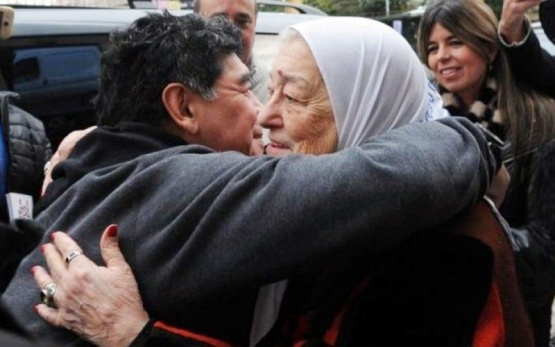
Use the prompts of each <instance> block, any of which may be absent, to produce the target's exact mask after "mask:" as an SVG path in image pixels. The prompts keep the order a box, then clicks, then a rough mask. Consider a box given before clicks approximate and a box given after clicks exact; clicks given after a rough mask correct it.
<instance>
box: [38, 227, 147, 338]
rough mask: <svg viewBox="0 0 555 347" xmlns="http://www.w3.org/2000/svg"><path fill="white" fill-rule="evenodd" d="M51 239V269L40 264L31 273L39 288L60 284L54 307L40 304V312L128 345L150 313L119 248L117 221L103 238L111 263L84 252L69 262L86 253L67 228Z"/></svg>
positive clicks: (48, 246)
mask: <svg viewBox="0 0 555 347" xmlns="http://www.w3.org/2000/svg"><path fill="white" fill-rule="evenodd" d="M52 240H53V242H52V243H48V244H45V245H43V246H42V250H43V253H44V256H45V258H46V262H47V264H48V268H49V269H50V274H49V273H48V272H47V271H46V269H44V268H43V267H41V266H35V267H33V269H32V272H33V276H34V277H35V281H36V283H37V285H38V286H39V288H44V287H45V286H46V285H47V284H49V283H52V282H54V283H55V284H56V290H55V293H54V295H53V300H54V304H55V307H48V306H46V305H45V304H38V305H37V306H36V310H37V313H38V314H39V315H40V316H41V317H42V318H43V319H44V320H46V321H47V322H49V323H50V324H52V325H54V326H57V327H64V328H66V329H69V330H71V331H73V332H75V333H77V334H78V335H80V336H82V337H83V338H85V339H87V340H89V341H90V342H92V343H94V344H96V345H100V346H127V345H129V344H130V343H131V342H132V341H133V340H134V339H135V337H137V335H138V334H139V333H140V332H141V330H142V329H143V327H144V326H145V325H146V324H147V323H148V319H149V318H148V314H147V313H146V311H145V310H144V308H143V304H142V300H141V297H140V295H139V290H138V286H137V282H136V280H135V277H134V276H133V273H132V271H131V268H130V267H129V265H128V264H127V263H126V262H125V259H124V257H123V254H122V253H121V251H120V249H119V245H118V242H117V226H116V225H110V226H108V227H107V228H106V229H105V230H104V233H103V234H102V238H101V240H100V250H101V253H102V257H103V258H104V261H105V262H106V267H104V266H97V265H96V264H94V263H93V262H92V261H91V260H89V259H88V258H87V257H86V255H84V254H79V255H77V256H75V257H70V258H69V259H70V260H69V262H68V261H67V259H68V255H70V254H72V253H74V254H75V252H76V251H77V252H81V248H80V247H79V245H78V244H77V243H75V241H73V240H72V239H71V238H70V237H69V236H68V235H67V234H65V233H62V232H55V233H53V234H52ZM64 259H66V260H64ZM66 262H67V264H66Z"/></svg>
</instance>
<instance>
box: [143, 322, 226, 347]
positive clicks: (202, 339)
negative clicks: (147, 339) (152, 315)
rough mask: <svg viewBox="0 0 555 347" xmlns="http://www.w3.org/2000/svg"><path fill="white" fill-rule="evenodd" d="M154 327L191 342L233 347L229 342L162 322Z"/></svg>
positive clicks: (217, 346)
mask: <svg viewBox="0 0 555 347" xmlns="http://www.w3.org/2000/svg"><path fill="white" fill-rule="evenodd" d="M154 327H156V328H158V329H162V330H165V331H168V332H170V333H172V334H176V335H179V336H182V337H185V338H188V339H191V340H195V341H199V342H202V343H205V344H207V345H209V346H214V347H231V345H230V344H229V343H227V342H224V341H221V340H218V339H214V338H211V337H208V336H204V335H200V334H195V333H193V332H191V331H188V330H184V329H179V328H175V327H172V326H169V325H166V324H164V323H162V322H156V323H154Z"/></svg>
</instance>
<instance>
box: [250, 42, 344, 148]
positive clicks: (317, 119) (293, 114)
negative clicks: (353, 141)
mask: <svg viewBox="0 0 555 347" xmlns="http://www.w3.org/2000/svg"><path fill="white" fill-rule="evenodd" d="M268 89H269V92H270V95H271V97H270V100H269V101H268V103H267V104H266V105H265V106H264V107H263V109H262V111H261V112H260V114H259V118H258V122H259V123H260V124H261V125H262V126H263V127H264V128H267V129H269V130H270V132H269V136H268V137H269V139H270V143H269V145H268V146H267V147H266V153H267V154H269V155H275V156H280V155H285V154H289V153H293V152H294V153H305V154H309V153H310V154H323V153H332V152H335V151H336V150H337V142H338V138H337V129H336V126H335V119H334V117H333V111H332V106H331V101H330V98H329V96H328V92H327V89H326V86H325V84H324V80H323V78H322V75H321V74H320V70H319V69H318V66H317V65H316V62H315V61H314V57H313V56H312V53H311V52H310V49H309V48H308V46H307V44H306V43H305V42H304V41H303V40H301V39H292V40H290V41H288V42H285V43H284V44H283V45H282V47H281V48H280V50H279V52H278V54H277V56H276V58H275V59H274V63H273V65H272V72H271V76H270V82H269V85H268Z"/></svg>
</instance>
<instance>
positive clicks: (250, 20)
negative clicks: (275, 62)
mask: <svg viewBox="0 0 555 347" xmlns="http://www.w3.org/2000/svg"><path fill="white" fill-rule="evenodd" d="M193 11H194V12H195V13H200V14H202V15H203V16H206V17H208V18H212V17H215V16H222V17H226V18H227V19H228V20H230V21H231V22H232V23H233V24H235V25H236V26H237V27H238V28H239V30H241V38H242V44H243V53H242V54H241V55H240V57H241V60H242V61H243V63H244V64H245V65H247V67H248V68H249V69H250V70H251V73H252V76H251V81H250V82H251V84H252V87H251V90H252V92H253V93H254V95H256V96H257V97H258V99H259V100H260V101H262V102H263V103H266V101H268V86H267V84H268V78H269V76H270V71H269V70H268V67H267V66H265V65H264V64H263V63H262V62H261V61H259V60H258V59H257V58H256V57H255V56H254V55H253V47H254V39H255V29H256V20H257V17H258V7H257V6H256V0H195V1H194V2H193Z"/></svg>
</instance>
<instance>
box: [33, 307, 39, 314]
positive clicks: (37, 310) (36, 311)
mask: <svg viewBox="0 0 555 347" xmlns="http://www.w3.org/2000/svg"><path fill="white" fill-rule="evenodd" d="M33 311H35V313H39V305H35V306H33Z"/></svg>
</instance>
